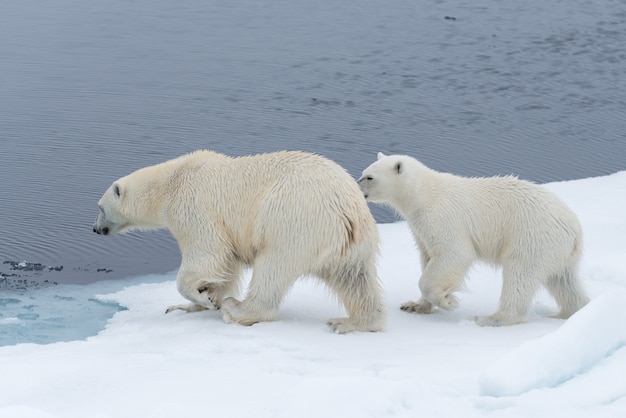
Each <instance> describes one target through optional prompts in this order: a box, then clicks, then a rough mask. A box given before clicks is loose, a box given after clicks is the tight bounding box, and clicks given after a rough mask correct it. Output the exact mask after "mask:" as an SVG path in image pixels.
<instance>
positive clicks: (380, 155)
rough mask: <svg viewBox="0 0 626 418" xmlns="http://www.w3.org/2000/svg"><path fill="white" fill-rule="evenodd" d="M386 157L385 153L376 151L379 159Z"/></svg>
mask: <svg viewBox="0 0 626 418" xmlns="http://www.w3.org/2000/svg"><path fill="white" fill-rule="evenodd" d="M383 157H386V155H385V154H383V153H382V152H379V153H378V159H379V160H380V159H381V158H383Z"/></svg>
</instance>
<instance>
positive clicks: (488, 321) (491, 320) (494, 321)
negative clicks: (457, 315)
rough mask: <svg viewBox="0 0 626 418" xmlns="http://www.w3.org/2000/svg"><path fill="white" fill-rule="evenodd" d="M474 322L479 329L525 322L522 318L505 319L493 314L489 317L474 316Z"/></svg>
mask: <svg viewBox="0 0 626 418" xmlns="http://www.w3.org/2000/svg"><path fill="white" fill-rule="evenodd" d="M474 322H476V325H478V326H480V327H504V326H507V325H517V324H523V323H524V322H526V320H525V318H522V317H514V318H507V317H503V316H501V315H497V314H493V315H489V316H476V317H474Z"/></svg>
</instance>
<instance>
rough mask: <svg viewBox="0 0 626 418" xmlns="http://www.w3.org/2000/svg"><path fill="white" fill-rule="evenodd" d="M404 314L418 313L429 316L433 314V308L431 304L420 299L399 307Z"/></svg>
mask: <svg viewBox="0 0 626 418" xmlns="http://www.w3.org/2000/svg"><path fill="white" fill-rule="evenodd" d="M400 309H402V310H403V311H404V312H410V313H418V314H431V313H433V312H434V310H435V307H434V306H433V304H432V303H430V302H429V301H427V300H425V299H420V300H418V301H417V302H413V301H409V302H407V303H405V304H403V305H402V306H400Z"/></svg>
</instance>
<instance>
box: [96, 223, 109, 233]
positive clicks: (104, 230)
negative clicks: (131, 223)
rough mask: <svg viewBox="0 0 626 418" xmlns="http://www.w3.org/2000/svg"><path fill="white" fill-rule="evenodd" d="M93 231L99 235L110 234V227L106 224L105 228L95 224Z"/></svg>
mask: <svg viewBox="0 0 626 418" xmlns="http://www.w3.org/2000/svg"><path fill="white" fill-rule="evenodd" d="M93 232H95V233H96V234H98V235H109V227H108V226H105V227H104V228H98V227H96V226H95V225H94V227H93Z"/></svg>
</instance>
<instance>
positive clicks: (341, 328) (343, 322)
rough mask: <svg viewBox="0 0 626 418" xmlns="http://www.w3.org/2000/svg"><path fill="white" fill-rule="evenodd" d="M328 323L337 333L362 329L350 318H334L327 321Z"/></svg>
mask: <svg viewBox="0 0 626 418" xmlns="http://www.w3.org/2000/svg"><path fill="white" fill-rule="evenodd" d="M326 324H328V326H329V327H330V329H332V330H333V332H334V333H335V334H347V333H349V332H354V331H362V330H361V329H359V327H358V326H357V324H356V323H355V322H354V321H353V320H352V319H350V318H333V319H329V320H328V321H326Z"/></svg>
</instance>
